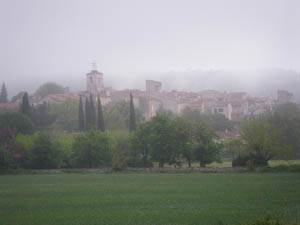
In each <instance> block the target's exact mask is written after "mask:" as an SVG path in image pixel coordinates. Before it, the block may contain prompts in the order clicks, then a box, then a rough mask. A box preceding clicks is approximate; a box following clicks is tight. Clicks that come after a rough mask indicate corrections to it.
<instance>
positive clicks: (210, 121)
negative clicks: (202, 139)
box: [181, 107, 235, 131]
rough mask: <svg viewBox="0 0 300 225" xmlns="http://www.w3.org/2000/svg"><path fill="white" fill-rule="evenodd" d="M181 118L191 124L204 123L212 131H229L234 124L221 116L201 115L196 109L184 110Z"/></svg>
mask: <svg viewBox="0 0 300 225" xmlns="http://www.w3.org/2000/svg"><path fill="white" fill-rule="evenodd" d="M181 114H182V116H183V117H184V118H186V119H188V120H190V121H191V122H193V123H206V124H207V125H208V126H209V127H210V128H211V129H212V130H213V131H225V130H228V131H231V130H233V129H234V125H235V123H234V122H233V121H230V120H228V119H227V118H226V117H225V116H224V115H223V114H219V113H217V114H209V113H201V112H200V110H198V109H190V108H189V107H186V108H184V110H183V111H182V113H181Z"/></svg>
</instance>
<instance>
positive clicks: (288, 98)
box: [277, 90, 293, 104]
mask: <svg viewBox="0 0 300 225" xmlns="http://www.w3.org/2000/svg"><path fill="white" fill-rule="evenodd" d="M292 99H293V93H291V92H288V91H285V90H278V91H277V101H278V103H279V104H284V103H288V102H292Z"/></svg>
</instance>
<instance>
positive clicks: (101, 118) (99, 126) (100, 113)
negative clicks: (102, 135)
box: [98, 96, 105, 132]
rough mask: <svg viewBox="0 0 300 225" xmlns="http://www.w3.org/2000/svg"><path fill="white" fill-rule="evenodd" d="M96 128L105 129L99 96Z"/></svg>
mask: <svg viewBox="0 0 300 225" xmlns="http://www.w3.org/2000/svg"><path fill="white" fill-rule="evenodd" d="M98 129H99V130H101V131H102V132H104V131H105V124H104V119H103V111H102V105H101V99H100V96H98Z"/></svg>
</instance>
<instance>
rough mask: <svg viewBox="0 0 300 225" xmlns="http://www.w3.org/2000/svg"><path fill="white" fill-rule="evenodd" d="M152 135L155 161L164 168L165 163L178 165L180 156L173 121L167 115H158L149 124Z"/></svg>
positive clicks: (150, 144)
mask: <svg viewBox="0 0 300 225" xmlns="http://www.w3.org/2000/svg"><path fill="white" fill-rule="evenodd" d="M149 126H150V129H151V133H150V136H149V139H148V141H149V145H148V146H150V147H151V156H152V158H153V160H155V161H157V162H158V163H159V167H164V164H165V163H169V164H176V163H177V159H178V156H179V149H178V146H177V142H176V135H175V132H174V123H173V122H172V119H171V118H170V117H168V116H167V115H165V114H158V115H156V116H155V117H153V118H152V119H151V121H150V122H149Z"/></svg>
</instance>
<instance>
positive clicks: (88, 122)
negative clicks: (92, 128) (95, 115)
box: [85, 97, 91, 130]
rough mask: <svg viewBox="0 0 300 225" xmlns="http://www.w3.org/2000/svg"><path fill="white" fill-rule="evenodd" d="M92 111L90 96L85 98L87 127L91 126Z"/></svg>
mask: <svg viewBox="0 0 300 225" xmlns="http://www.w3.org/2000/svg"><path fill="white" fill-rule="evenodd" d="M90 115H91V113H90V103H89V99H88V97H86V98H85V129H86V130H87V129H88V128H89V125H90V124H91V116H90Z"/></svg>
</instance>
